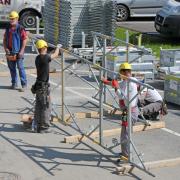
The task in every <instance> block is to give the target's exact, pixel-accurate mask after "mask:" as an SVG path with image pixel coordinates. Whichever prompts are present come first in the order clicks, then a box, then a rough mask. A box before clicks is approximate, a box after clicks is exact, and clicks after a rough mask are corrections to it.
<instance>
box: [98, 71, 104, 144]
mask: <svg viewBox="0 0 180 180" xmlns="http://www.w3.org/2000/svg"><path fill="white" fill-rule="evenodd" d="M102 75H103V72H102V70H101V69H100V71H99V78H100V79H101V78H102ZM103 89H104V85H103V83H102V82H101V81H100V91H99V112H100V114H99V116H100V117H99V143H100V145H103V127H102V123H103Z"/></svg>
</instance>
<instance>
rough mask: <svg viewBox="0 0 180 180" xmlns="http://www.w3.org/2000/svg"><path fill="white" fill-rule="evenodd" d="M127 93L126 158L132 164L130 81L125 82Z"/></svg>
mask: <svg viewBox="0 0 180 180" xmlns="http://www.w3.org/2000/svg"><path fill="white" fill-rule="evenodd" d="M127 91H128V97H127V104H128V112H127V113H128V114H127V115H128V117H127V118H128V136H129V139H128V153H129V154H128V158H129V162H132V160H133V157H132V144H131V142H132V120H131V103H130V100H131V99H130V80H128V81H127Z"/></svg>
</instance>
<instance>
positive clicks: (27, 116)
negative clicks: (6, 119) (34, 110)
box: [21, 114, 33, 123]
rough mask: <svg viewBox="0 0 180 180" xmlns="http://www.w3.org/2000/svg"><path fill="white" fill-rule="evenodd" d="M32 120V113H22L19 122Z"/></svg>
mask: <svg viewBox="0 0 180 180" xmlns="http://www.w3.org/2000/svg"><path fill="white" fill-rule="evenodd" d="M32 120H33V115H29V114H23V115H22V116H21V122H27V123H31V122H32Z"/></svg>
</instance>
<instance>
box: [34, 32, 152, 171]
mask: <svg viewBox="0 0 180 180" xmlns="http://www.w3.org/2000/svg"><path fill="white" fill-rule="evenodd" d="M96 35H97V36H101V37H102V38H103V48H102V49H103V62H102V66H100V65H96V64H95V62H94V61H93V62H90V61H88V60H87V59H85V58H82V57H80V56H78V55H77V54H75V53H73V52H71V51H68V50H66V49H63V48H60V52H61V85H62V86H61V91H62V92H61V96H62V97H61V98H62V99H61V105H62V107H61V120H62V121H64V122H65V121H66V120H65V109H66V111H67V112H68V113H69V114H70V116H71V118H72V119H73V121H74V122H75V124H76V125H77V127H78V128H76V130H77V131H78V132H79V133H80V134H85V133H84V132H83V131H82V130H81V129H80V126H78V124H77V122H76V118H74V117H73V113H72V112H71V111H70V109H68V106H67V105H66V102H65V92H66V89H65V70H68V68H67V67H65V53H67V54H69V55H72V56H73V57H76V58H77V59H79V60H81V61H82V62H85V63H87V64H88V66H96V68H97V69H98V70H99V86H98V87H97V89H96V88H95V87H94V88H95V89H96V90H98V93H99V94H98V95H99V101H98V102H99V125H98V126H97V127H96V128H94V129H93V130H92V131H91V132H90V133H89V134H88V135H86V134H85V137H87V138H89V139H90V140H92V141H93V142H95V140H93V138H92V137H90V135H91V134H92V132H94V131H95V130H96V129H98V128H99V143H98V145H100V146H101V147H103V148H104V149H106V150H108V151H109V152H111V153H112V154H113V155H114V154H115V153H114V152H113V150H112V148H111V149H108V148H107V147H105V146H104V138H103V128H104V127H103V118H104V108H103V105H104V103H106V102H107V99H106V93H107V92H108V91H105V85H104V84H103V82H102V81H101V79H102V78H103V77H106V76H107V73H108V72H110V73H113V74H115V75H119V77H121V78H123V79H126V80H127V91H128V93H127V94H128V96H127V99H126V101H127V105H128V107H127V119H128V137H129V139H128V150H129V153H128V162H129V163H130V164H135V163H134V162H133V161H134V154H133V149H135V150H134V151H135V153H136V155H137V156H138V157H139V154H137V150H136V148H135V145H134V144H133V140H132V125H133V124H132V114H131V103H132V100H133V99H134V98H135V97H130V83H136V84H137V85H140V86H142V87H147V88H149V89H154V88H153V87H152V86H150V85H148V84H145V83H142V82H139V81H138V80H135V79H132V78H129V77H126V76H124V75H122V74H120V73H117V72H114V71H111V70H109V69H107V67H106V56H107V51H106V48H107V40H109V39H110V38H109V36H106V35H102V34H100V33H94V34H93V38H94V40H95V42H94V49H96V50H97V38H96ZM31 38H32V39H33V40H34V39H37V38H36V37H31ZM128 41H129V39H128V38H127V42H126V45H127V48H128V47H129V42H128ZM48 45H49V46H50V47H53V48H55V47H56V46H55V45H53V44H50V43H49V44H48ZM94 58H96V57H95V56H94ZM127 60H128V56H127ZM95 61H96V59H95ZM71 71H72V70H70V72H71ZM72 74H75V73H72ZM76 76H77V77H79V78H80V76H78V75H76ZM83 82H85V83H86V84H89V83H88V82H86V81H83ZM136 96H137V95H136ZM70 127H73V126H72V125H70ZM139 159H140V158H139ZM140 161H141V163H142V164H143V161H142V160H141V159H140ZM143 165H144V164H143ZM137 167H138V166H137ZM140 169H141V170H143V171H144V172H148V171H147V170H146V169H145V166H143V167H142V168H140ZM149 174H150V173H149Z"/></svg>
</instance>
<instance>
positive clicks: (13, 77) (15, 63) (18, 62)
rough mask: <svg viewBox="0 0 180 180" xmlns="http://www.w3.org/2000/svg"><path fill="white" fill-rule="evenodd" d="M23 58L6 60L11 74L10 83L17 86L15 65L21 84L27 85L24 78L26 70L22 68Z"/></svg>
mask: <svg viewBox="0 0 180 180" xmlns="http://www.w3.org/2000/svg"><path fill="white" fill-rule="evenodd" d="M23 61H24V58H22V59H17V60H16V61H9V60H7V63H8V67H9V70H10V74H11V83H12V85H15V86H17V84H18V78H17V71H16V66H17V68H18V71H19V77H20V81H21V86H26V85H27V79H26V72H25V69H24V62H23Z"/></svg>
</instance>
